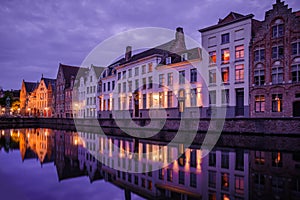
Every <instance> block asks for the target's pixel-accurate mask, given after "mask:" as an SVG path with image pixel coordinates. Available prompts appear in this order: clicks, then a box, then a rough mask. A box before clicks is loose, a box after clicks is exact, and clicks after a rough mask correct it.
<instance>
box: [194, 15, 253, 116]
mask: <svg viewBox="0 0 300 200" xmlns="http://www.w3.org/2000/svg"><path fill="white" fill-rule="evenodd" d="M252 18H253V15H252V14H249V15H246V16H245V15H241V14H238V13H234V12H231V13H229V14H228V15H227V16H226V17H225V18H224V19H220V20H219V22H218V23H217V24H216V25H213V26H210V27H206V28H203V29H200V30H199V31H200V32H201V41H202V47H203V49H205V50H206V51H207V53H208V54H209V56H210V63H209V67H208V68H206V69H207V72H206V74H207V80H208V83H207V86H208V90H209V104H210V107H217V108H218V109H220V108H224V109H226V116H227V117H236V116H245V117H248V116H249V43H250V41H251V28H252ZM209 115H214V113H210V110H208V116H209Z"/></svg>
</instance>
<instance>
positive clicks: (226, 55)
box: [221, 49, 230, 64]
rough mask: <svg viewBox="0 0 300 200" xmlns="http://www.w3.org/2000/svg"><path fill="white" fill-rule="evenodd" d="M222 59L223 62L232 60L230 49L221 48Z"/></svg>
mask: <svg viewBox="0 0 300 200" xmlns="http://www.w3.org/2000/svg"><path fill="white" fill-rule="evenodd" d="M221 61H222V64H227V63H229V61H230V51H229V49H222V50H221Z"/></svg>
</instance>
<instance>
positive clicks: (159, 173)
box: [158, 169, 165, 180]
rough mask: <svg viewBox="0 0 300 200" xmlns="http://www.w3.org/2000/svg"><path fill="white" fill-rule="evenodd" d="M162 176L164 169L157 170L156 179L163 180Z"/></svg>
mask: <svg viewBox="0 0 300 200" xmlns="http://www.w3.org/2000/svg"><path fill="white" fill-rule="evenodd" d="M164 175H165V170H164V169H159V170H158V178H159V179H160V180H164Z"/></svg>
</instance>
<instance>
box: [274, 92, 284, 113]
mask: <svg viewBox="0 0 300 200" xmlns="http://www.w3.org/2000/svg"><path fill="white" fill-rule="evenodd" d="M272 112H282V94H272Z"/></svg>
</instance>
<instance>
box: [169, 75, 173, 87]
mask: <svg viewBox="0 0 300 200" xmlns="http://www.w3.org/2000/svg"><path fill="white" fill-rule="evenodd" d="M172 85H173V73H168V86H172Z"/></svg>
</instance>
